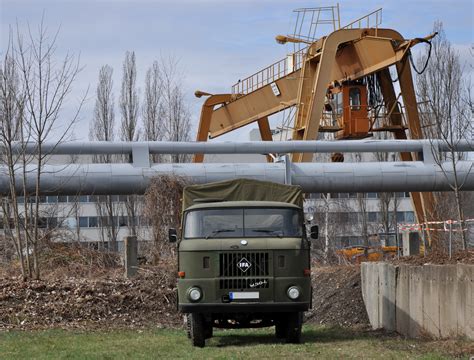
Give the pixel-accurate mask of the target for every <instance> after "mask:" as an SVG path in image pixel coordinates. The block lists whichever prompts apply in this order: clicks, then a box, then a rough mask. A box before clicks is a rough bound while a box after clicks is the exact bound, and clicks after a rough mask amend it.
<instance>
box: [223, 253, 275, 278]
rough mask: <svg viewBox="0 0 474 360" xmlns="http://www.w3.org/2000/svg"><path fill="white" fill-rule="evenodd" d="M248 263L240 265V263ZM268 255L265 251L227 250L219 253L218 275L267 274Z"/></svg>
mask: <svg viewBox="0 0 474 360" xmlns="http://www.w3.org/2000/svg"><path fill="white" fill-rule="evenodd" d="M246 262H248V263H250V266H248V267H242V266H240V267H239V265H242V263H246ZM268 274H269V256H268V253H267V252H228V253H221V254H219V276H220V277H255V276H268Z"/></svg>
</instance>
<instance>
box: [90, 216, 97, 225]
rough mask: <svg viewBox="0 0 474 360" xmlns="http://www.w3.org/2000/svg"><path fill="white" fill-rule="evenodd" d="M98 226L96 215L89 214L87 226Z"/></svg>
mask: <svg viewBox="0 0 474 360" xmlns="http://www.w3.org/2000/svg"><path fill="white" fill-rule="evenodd" d="M98 226H99V220H98V218H97V217H96V216H89V227H90V228H94V227H98Z"/></svg>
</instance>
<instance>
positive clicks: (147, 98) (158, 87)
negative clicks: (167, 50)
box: [142, 61, 165, 162]
mask: <svg viewBox="0 0 474 360" xmlns="http://www.w3.org/2000/svg"><path fill="white" fill-rule="evenodd" d="M162 92H163V80H162V75H161V70H160V66H159V63H158V61H154V62H153V65H152V66H151V67H150V68H149V69H148V70H147V72H146V76H145V94H144V99H143V107H142V119H143V140H147V141H160V140H161V139H163V136H164V135H165V134H164V129H163V122H164V118H165V108H164V105H163V96H162ZM159 160H160V157H159V155H158V154H154V155H152V161H153V162H158V161H159Z"/></svg>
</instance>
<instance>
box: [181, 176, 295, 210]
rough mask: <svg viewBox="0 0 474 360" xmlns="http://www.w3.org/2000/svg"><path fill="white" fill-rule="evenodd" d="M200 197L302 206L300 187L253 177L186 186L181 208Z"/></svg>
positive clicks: (195, 202) (195, 201) (197, 200)
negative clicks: (275, 202) (276, 202)
mask: <svg viewBox="0 0 474 360" xmlns="http://www.w3.org/2000/svg"><path fill="white" fill-rule="evenodd" d="M202 199H212V201H213V202H220V201H278V202H284V203H290V204H294V205H297V206H299V207H303V196H302V190H301V187H299V186H295V185H283V184H277V183H273V182H269V181H260V180H253V179H236V180H226V181H219V182H213V183H208V184H204V185H189V186H186V187H185V188H184V191H183V210H186V209H188V208H189V207H190V206H192V205H195V204H200V203H202ZM200 200H201V201H200Z"/></svg>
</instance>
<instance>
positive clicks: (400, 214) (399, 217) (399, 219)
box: [397, 211, 405, 222]
mask: <svg viewBox="0 0 474 360" xmlns="http://www.w3.org/2000/svg"><path fill="white" fill-rule="evenodd" d="M404 221H405V213H404V212H403V211H400V212H397V222H404Z"/></svg>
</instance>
